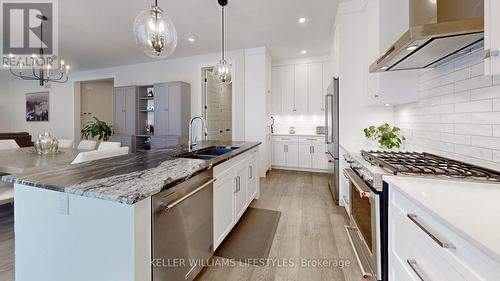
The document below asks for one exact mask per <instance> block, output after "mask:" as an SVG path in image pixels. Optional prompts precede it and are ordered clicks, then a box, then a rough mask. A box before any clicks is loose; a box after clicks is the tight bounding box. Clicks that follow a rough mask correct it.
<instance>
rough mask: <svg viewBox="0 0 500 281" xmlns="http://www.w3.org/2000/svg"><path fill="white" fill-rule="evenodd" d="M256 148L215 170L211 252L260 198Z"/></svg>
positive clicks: (218, 166) (216, 167)
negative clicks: (212, 245) (212, 246)
mask: <svg viewBox="0 0 500 281" xmlns="http://www.w3.org/2000/svg"><path fill="white" fill-rule="evenodd" d="M257 153H258V148H257V147H256V148H253V149H251V150H250V151H247V152H245V153H243V154H241V155H239V156H237V157H235V158H233V159H231V160H228V161H226V162H224V163H222V164H220V165H217V166H215V167H214V178H215V179H216V181H215V182H214V249H217V247H219V245H220V244H221V243H222V241H224V238H226V236H227V235H228V234H229V232H230V231H231V229H233V227H234V226H235V225H236V223H238V221H239V219H240V218H241V216H242V215H243V213H244V212H245V210H246V209H247V208H248V206H249V205H250V203H252V200H253V199H257V198H258V197H259V176H258V173H257V171H258V167H257Z"/></svg>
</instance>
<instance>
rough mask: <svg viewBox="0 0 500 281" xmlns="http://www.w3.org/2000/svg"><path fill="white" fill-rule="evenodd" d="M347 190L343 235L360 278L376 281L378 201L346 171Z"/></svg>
mask: <svg viewBox="0 0 500 281" xmlns="http://www.w3.org/2000/svg"><path fill="white" fill-rule="evenodd" d="M343 172H344V175H345V177H346V178H348V179H349V182H350V190H351V198H350V199H351V216H350V219H351V222H350V225H348V226H346V227H345V228H346V231H347V235H348V236H349V240H350V242H351V245H352V247H353V249H354V252H355V253H356V258H357V260H358V263H359V266H360V268H361V270H362V271H363V278H364V279H371V280H379V278H378V277H379V276H380V273H381V272H380V270H379V264H380V263H379V260H380V259H379V253H380V250H379V249H380V242H379V241H380V233H379V231H378V229H379V223H378V222H379V216H378V213H379V212H378V209H379V207H378V206H379V203H378V202H379V200H378V195H377V193H375V192H374V191H373V190H372V189H371V188H370V186H369V185H368V184H366V183H365V182H364V181H363V179H362V178H361V177H360V176H359V175H358V174H356V172H355V171H354V170H353V169H351V168H347V169H344V171H343Z"/></svg>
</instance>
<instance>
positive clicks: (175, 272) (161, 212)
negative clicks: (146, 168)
mask: <svg viewBox="0 0 500 281" xmlns="http://www.w3.org/2000/svg"><path fill="white" fill-rule="evenodd" d="M213 181H214V179H213V178H212V171H207V172H204V173H201V174H199V175H197V176H195V177H193V178H191V179H189V180H187V181H185V182H183V183H181V184H179V185H177V186H175V187H173V188H171V189H168V190H166V191H163V192H161V193H159V194H157V195H155V196H153V200H152V218H153V223H152V228H153V229H152V241H153V245H152V248H153V252H152V260H153V268H152V272H153V279H152V280H153V281H169V280H193V279H194V278H195V277H196V275H197V274H198V273H199V272H200V271H201V269H202V268H203V266H202V265H203V263H202V262H204V264H207V261H208V259H209V258H210V257H211V256H212V254H213V184H212V183H213ZM193 261H196V262H198V264H196V265H191V264H190V262H193Z"/></svg>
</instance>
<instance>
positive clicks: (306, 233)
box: [0, 170, 362, 281]
mask: <svg viewBox="0 0 500 281" xmlns="http://www.w3.org/2000/svg"><path fill="white" fill-rule="evenodd" d="M6 207H7V208H6ZM252 207H256V208H263V209H270V210H278V211H280V212H281V218H280V222H279V225H278V229H277V231H276V236H275V238H274V241H273V244H272V247H271V252H270V255H269V258H270V259H272V260H274V261H275V262H280V263H281V264H283V263H284V262H285V260H287V261H293V262H294V263H296V266H293V267H289V266H272V265H269V266H260V267H258V266H256V267H254V266H246V265H238V266H225V267H208V268H205V269H204V270H203V271H202V272H201V273H200V274H199V276H198V277H197V281H223V280H230V281H233V280H236V281H237V280H280V281H281V280H308V281H323V280H324V281H327V280H328V281H344V280H345V281H353V280H362V279H361V272H360V270H359V268H358V266H357V263H356V258H355V256H354V253H353V251H352V249H351V246H350V244H349V240H348V238H347V235H346V233H345V231H344V227H343V226H344V225H345V224H346V222H347V219H346V215H345V211H344V210H343V209H342V208H340V207H338V206H336V205H335V204H334V203H333V200H332V197H331V194H330V190H329V189H328V177H327V176H326V175H322V174H313V173H303V172H292V171H279V170H273V171H271V172H269V174H268V176H267V178H266V179H262V180H261V196H260V199H259V200H254V202H253V203H252ZM13 224H14V219H13V212H12V208H10V207H9V206H1V208H0V280H1V281H13V280H14V226H13ZM215 259H219V260H220V259H223V258H218V257H215ZM301 259H307V260H317V259H319V260H330V261H333V260H349V261H350V263H351V265H350V266H348V267H344V268H339V267H303V266H300V262H301Z"/></svg>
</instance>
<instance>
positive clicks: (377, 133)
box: [364, 123, 406, 149]
mask: <svg viewBox="0 0 500 281" xmlns="http://www.w3.org/2000/svg"><path fill="white" fill-rule="evenodd" d="M364 132H365V137H366V138H367V139H370V140H372V141H376V142H378V144H379V146H380V147H381V148H387V149H393V148H400V147H401V145H402V144H403V141H404V140H406V139H405V137H404V136H400V132H401V129H400V128H398V127H391V126H390V125H389V124H387V123H385V124H382V125H380V126H378V127H375V126H370V127H368V128H365V129H364Z"/></svg>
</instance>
